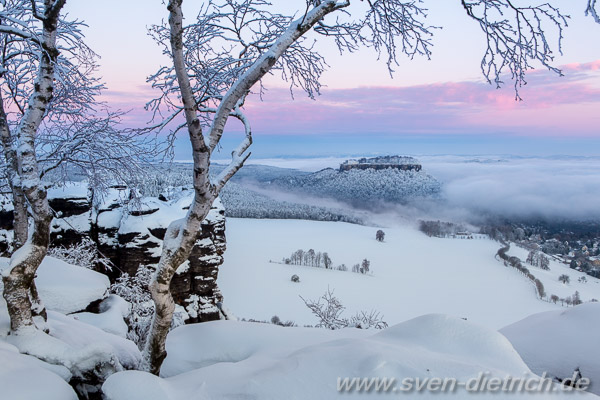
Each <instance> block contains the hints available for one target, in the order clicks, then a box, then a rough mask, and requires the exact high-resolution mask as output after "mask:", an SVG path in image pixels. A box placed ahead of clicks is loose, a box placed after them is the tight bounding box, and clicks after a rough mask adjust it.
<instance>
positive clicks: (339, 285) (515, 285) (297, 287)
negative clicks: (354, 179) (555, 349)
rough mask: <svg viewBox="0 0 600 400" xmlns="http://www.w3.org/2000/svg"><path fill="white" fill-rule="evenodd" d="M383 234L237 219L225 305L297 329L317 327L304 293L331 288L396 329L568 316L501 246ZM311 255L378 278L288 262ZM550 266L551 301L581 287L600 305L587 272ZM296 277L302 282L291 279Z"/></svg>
mask: <svg viewBox="0 0 600 400" xmlns="http://www.w3.org/2000/svg"><path fill="white" fill-rule="evenodd" d="M377 229H378V228H373V227H367V226H360V225H352V224H347V223H339V222H315V221H300V220H251V219H233V218H229V219H228V220H227V242H228V243H227V252H226V253H225V263H224V264H223V266H222V267H221V269H220V273H219V286H220V287H221V290H222V292H223V294H224V296H225V304H226V305H227V307H228V308H229V309H230V310H231V311H232V312H234V314H236V315H237V316H238V317H240V318H254V319H261V320H270V319H271V317H272V316H273V315H277V316H278V317H280V318H281V319H282V320H293V321H295V322H296V323H297V324H298V325H304V324H314V323H316V322H317V321H316V319H315V318H314V317H313V316H312V314H311V313H310V311H309V310H308V308H307V307H306V306H305V305H304V303H303V301H302V299H301V298H300V296H302V297H303V298H305V299H317V298H318V297H320V296H321V295H322V294H324V293H325V291H327V289H328V288H330V289H333V290H334V291H335V295H336V297H338V298H339V299H340V300H341V302H342V303H343V304H344V305H345V306H346V307H347V310H346V312H347V313H348V314H353V313H354V312H356V311H359V310H366V311H369V310H372V309H373V310H377V311H380V312H381V313H383V315H384V319H385V321H387V322H388V323H389V324H390V325H393V324H396V323H399V322H403V321H406V320H407V319H410V318H414V317H417V316H420V315H423V314H429V313H443V314H448V315H453V316H456V317H461V318H467V319H468V320H469V321H470V322H475V323H478V324H482V325H485V326H487V327H490V328H492V329H500V328H502V327H504V326H506V325H509V324H511V323H513V322H516V321H518V320H520V319H522V318H525V317H527V316H529V315H531V314H534V313H537V312H542V311H549V310H560V309H561V306H560V304H559V305H554V304H551V303H548V302H545V301H541V300H539V299H537V297H536V292H535V288H534V286H533V284H532V283H531V282H530V281H529V280H528V279H526V278H525V277H524V276H522V275H521V274H520V273H518V272H517V271H516V270H514V269H512V268H507V267H504V265H503V263H501V262H500V261H498V260H497V259H496V258H495V254H496V252H497V250H498V248H499V247H501V246H500V245H499V244H498V243H497V242H494V241H491V240H486V239H474V240H467V239H439V238H430V237H427V236H426V235H424V234H422V233H421V232H419V231H417V230H416V229H415V228H413V227H409V226H407V227H399V228H384V229H383V230H384V231H385V234H386V236H385V241H384V242H383V243H379V242H377V241H376V240H375V232H376V231H377ZM311 248H312V249H314V250H315V251H321V252H328V253H329V256H330V257H331V259H332V260H333V263H334V266H337V265H339V264H342V263H344V264H346V266H348V267H349V268H351V267H352V265H354V264H356V263H360V262H361V261H362V260H363V259H364V258H367V259H368V260H370V261H371V270H372V273H373V275H372V276H364V275H360V274H356V273H352V272H341V271H335V270H325V269H320V268H312V267H302V266H294V265H283V264H281V263H280V262H281V260H282V258H284V257H289V256H290V255H291V253H292V252H294V251H296V250H298V249H303V250H309V249H311ZM513 248H514V246H513ZM511 254H514V255H518V256H519V257H521V258H522V259H523V260H524V259H525V257H526V255H527V254H526V252H525V253H524V254H523V251H521V249H516V248H514V253H513V251H512V250H511ZM270 260H272V261H274V262H270ZM275 262H276V263H275ZM550 267H551V271H548V272H546V271H542V270H539V269H538V268H534V267H532V268H531V271H532V272H533V273H534V275H536V277H539V279H541V280H542V282H543V283H544V285H545V286H546V291H547V292H548V293H549V294H553V293H556V294H557V295H559V296H561V297H562V296H567V295H569V296H570V295H572V294H573V293H574V292H575V290H578V291H579V292H580V294H581V298H582V300H583V301H589V300H591V299H592V298H597V299H600V283H599V282H598V280H597V279H594V278H591V277H588V283H586V284H580V283H578V282H577V279H576V278H577V277H578V276H579V274H577V273H575V272H574V271H573V270H571V269H569V268H568V267H567V266H563V265H562V264H559V263H555V262H552V263H551V265H550ZM563 273H566V274H569V275H571V284H570V285H563V284H561V283H559V282H558V276H559V275H561V274H563ZM294 274H297V275H298V276H299V277H300V282H299V283H294V282H291V280H290V278H291V276H292V275H294ZM561 285H562V286H564V287H562V286H561Z"/></svg>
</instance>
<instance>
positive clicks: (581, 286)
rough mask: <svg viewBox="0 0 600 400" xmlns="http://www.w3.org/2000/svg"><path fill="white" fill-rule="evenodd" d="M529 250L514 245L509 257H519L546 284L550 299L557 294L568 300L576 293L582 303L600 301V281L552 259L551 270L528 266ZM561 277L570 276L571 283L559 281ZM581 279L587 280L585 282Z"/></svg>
mask: <svg viewBox="0 0 600 400" xmlns="http://www.w3.org/2000/svg"><path fill="white" fill-rule="evenodd" d="M528 253H529V251H528V250H526V249H524V248H522V247H518V246H515V245H512V246H511V248H510V250H509V252H508V255H509V256H517V257H519V258H520V259H521V261H522V262H523V265H524V266H525V267H527V269H529V271H530V272H531V273H532V274H533V275H535V277H536V278H538V279H539V280H541V281H542V282H543V283H544V288H545V289H546V293H547V295H548V297H550V296H551V295H553V294H555V295H557V296H558V297H560V298H566V297H569V296H572V295H573V294H574V293H575V292H576V291H577V292H579V294H580V295H581V300H582V301H584V302H585V301H590V300H591V299H596V300H600V280H599V279H596V278H593V277H591V276H589V275H587V274H585V273H583V272H579V271H576V270H574V269H571V268H569V266H568V265H566V264H563V263H561V262H558V261H556V260H555V259H553V258H552V257H549V258H550V265H549V267H550V270H547V271H546V270H543V269H540V268H537V267H533V266H531V265H530V264H527V263H526V262H525V260H526V259H527V254H528ZM561 275H567V276H569V280H570V282H569V283H567V284H564V283H562V282H560V281H559V280H558V277H559V276H561ZM580 278H585V280H584V281H583V282H581V281H580Z"/></svg>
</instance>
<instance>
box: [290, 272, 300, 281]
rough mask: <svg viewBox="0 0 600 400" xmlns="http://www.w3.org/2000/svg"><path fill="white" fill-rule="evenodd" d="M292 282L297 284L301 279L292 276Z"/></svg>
mask: <svg viewBox="0 0 600 400" xmlns="http://www.w3.org/2000/svg"><path fill="white" fill-rule="evenodd" d="M292 282H296V283H298V282H300V277H299V276H298V275H296V274H294V275H292Z"/></svg>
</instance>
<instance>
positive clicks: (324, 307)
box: [300, 289, 388, 329]
mask: <svg viewBox="0 0 600 400" xmlns="http://www.w3.org/2000/svg"><path fill="white" fill-rule="evenodd" d="M300 298H301V299H302V301H304V304H306V306H307V307H308V308H309V309H310V311H311V312H312V313H313V314H314V315H315V316H316V317H317V318H318V319H319V322H318V323H317V324H316V325H315V326H316V327H317V328H326V329H341V328H359V329H384V328H387V327H388V324H387V322H385V321H384V320H383V316H382V315H381V314H380V313H379V312H377V311H374V310H372V311H370V312H365V311H360V312H357V313H356V314H355V315H354V316H352V317H350V318H345V317H342V314H343V312H344V310H345V309H346V307H344V306H343V305H342V303H341V302H340V300H339V299H338V298H337V297H335V296H334V295H333V290H330V289H327V292H325V294H324V295H323V296H321V297H320V298H319V299H318V300H316V301H315V300H305V299H304V298H303V297H302V296H301V297H300Z"/></svg>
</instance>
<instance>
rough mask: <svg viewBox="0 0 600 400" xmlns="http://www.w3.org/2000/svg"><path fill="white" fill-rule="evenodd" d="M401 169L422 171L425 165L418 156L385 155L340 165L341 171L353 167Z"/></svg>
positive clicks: (363, 168) (349, 161) (345, 162)
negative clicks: (422, 164)
mask: <svg viewBox="0 0 600 400" xmlns="http://www.w3.org/2000/svg"><path fill="white" fill-rule="evenodd" d="M387 168H392V169H399V170H401V171H416V172H418V171H420V170H421V169H422V168H423V167H422V166H421V164H420V163H419V161H418V160H417V159H416V158H413V157H401V156H384V157H374V158H361V159H358V160H346V161H344V162H343V163H342V164H341V165H340V172H343V171H350V170H352V169H362V170H365V169H374V170H377V171H379V170H382V169H387Z"/></svg>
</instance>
